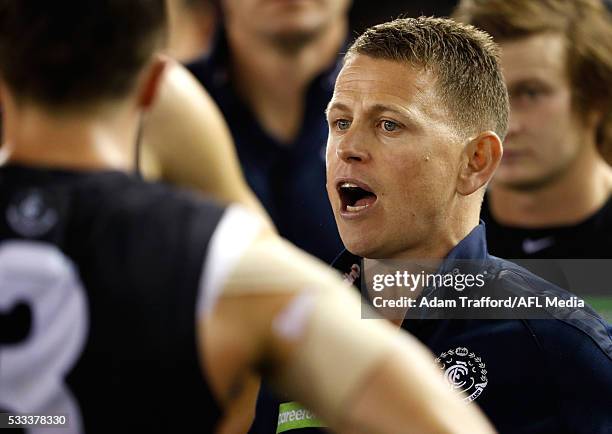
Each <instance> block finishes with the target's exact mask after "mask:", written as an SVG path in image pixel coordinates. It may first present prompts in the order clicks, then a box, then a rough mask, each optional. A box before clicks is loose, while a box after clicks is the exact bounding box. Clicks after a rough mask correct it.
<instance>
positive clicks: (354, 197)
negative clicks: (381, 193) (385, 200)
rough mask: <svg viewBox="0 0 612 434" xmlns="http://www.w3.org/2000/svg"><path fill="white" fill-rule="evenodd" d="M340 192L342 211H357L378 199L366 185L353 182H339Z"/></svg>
mask: <svg viewBox="0 0 612 434" xmlns="http://www.w3.org/2000/svg"><path fill="white" fill-rule="evenodd" d="M337 188H338V194H339V195H340V200H341V201H342V211H346V212H349V213H357V212H359V211H363V210H364V209H366V208H368V207H369V206H372V205H373V204H374V202H376V200H377V199H378V198H377V196H376V194H374V193H373V192H371V191H370V190H368V189H367V187H365V186H359V185H357V184H355V183H352V182H340V183H338V187H337Z"/></svg>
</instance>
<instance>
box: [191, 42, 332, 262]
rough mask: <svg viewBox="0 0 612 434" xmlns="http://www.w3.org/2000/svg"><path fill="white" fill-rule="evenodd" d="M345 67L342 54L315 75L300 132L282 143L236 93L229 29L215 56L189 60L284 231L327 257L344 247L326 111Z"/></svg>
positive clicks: (247, 171) (256, 189)
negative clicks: (329, 175) (330, 174)
mask: <svg viewBox="0 0 612 434" xmlns="http://www.w3.org/2000/svg"><path fill="white" fill-rule="evenodd" d="M340 67H341V64H340V57H339V58H338V62H337V63H336V64H333V65H330V67H329V69H328V70H326V71H324V72H323V73H322V74H320V75H319V76H318V77H316V78H315V79H314V80H313V82H312V83H311V84H310V86H309V87H308V91H307V92H306V97H305V98H306V99H305V107H304V108H305V110H304V119H303V121H302V127H301V129H300V132H299V133H298V135H297V137H296V139H295V140H294V141H293V142H292V143H281V142H279V141H278V140H276V139H275V138H273V137H271V136H270V135H269V134H268V133H266V132H265V131H264V129H263V128H262V126H261V125H260V124H259V122H258V121H257V119H256V117H255V115H254V114H253V112H252V111H251V110H250V108H249V107H248V106H247V105H246V103H245V102H244V101H243V100H242V99H241V97H240V96H239V95H238V93H237V92H236V88H235V85H234V83H233V82H232V77H231V68H230V65H229V53H228V44H227V40H226V38H225V36H224V33H223V32H219V35H218V38H217V41H216V44H215V46H214V47H213V51H212V52H211V55H210V56H209V57H205V58H201V59H199V60H197V61H195V62H194V63H192V64H189V65H187V68H188V69H189V70H190V71H191V72H192V73H193V74H194V75H195V76H196V78H197V79H198V80H199V81H200V82H201V83H202V84H203V85H204V87H206V89H207V90H208V92H210V94H211V95H212V97H213V98H214V100H215V101H216V103H217V104H218V105H219V107H220V108H221V111H222V112H223V115H224V116H225V119H226V121H227V123H228V125H229V128H230V130H231V133H232V136H233V139H234V142H235V144H236V150H237V153H238V158H239V160H240V163H241V165H242V170H243V171H244V175H245V178H246V180H247V182H248V184H249V185H250V187H251V188H252V189H253V191H254V192H255V194H256V195H257V197H258V198H259V200H260V201H261V203H262V204H263V206H264V207H265V209H266V210H267V211H268V213H269V214H270V217H271V218H272V220H273V221H274V224H275V225H276V227H277V229H278V231H279V233H280V234H281V235H282V236H283V237H285V238H287V239H288V240H290V241H292V242H293V243H295V244H296V245H297V246H298V247H300V248H302V249H304V250H306V251H307V252H309V253H311V254H313V255H315V256H317V257H319V258H321V259H322V260H324V261H326V262H331V261H332V260H333V259H334V258H335V257H336V256H337V255H338V253H339V252H340V251H341V250H342V243H341V241H340V236H339V235H338V230H337V228H336V223H335V221H334V217H333V213H332V209H331V206H330V204H329V201H328V199H327V192H326V190H325V146H326V143H327V133H328V127H327V121H326V119H325V113H324V112H325V108H326V107H327V104H328V103H329V101H330V99H331V97H332V94H333V90H334V83H335V81H336V76H337V75H338V72H339V70H340Z"/></svg>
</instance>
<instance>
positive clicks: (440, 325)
mask: <svg viewBox="0 0 612 434" xmlns="http://www.w3.org/2000/svg"><path fill="white" fill-rule="evenodd" d="M453 260H457V261H459V260H471V261H475V263H476V264H480V263H482V271H484V270H486V271H487V275H488V276H490V278H491V279H495V280H496V282H497V283H498V284H501V285H502V287H503V288H504V289H506V290H507V291H511V292H513V293H514V294H522V295H530V294H541V293H543V292H545V293H553V294H556V295H559V296H569V294H568V293H567V292H566V291H564V290H563V289H561V288H559V287H557V286H555V285H553V284H551V283H549V282H547V281H545V280H542V279H541V278H539V277H537V276H535V275H534V274H532V273H531V272H529V271H527V270H525V269H524V268H521V267H519V266H518V265H516V264H513V263H511V262H509V261H506V260H503V259H500V258H497V257H494V256H491V255H489V253H488V251H487V243H486V238H485V227H484V224H483V223H481V224H480V225H479V226H477V227H476V228H475V229H474V230H473V231H472V232H471V233H470V234H469V235H468V236H467V237H466V238H465V239H464V240H462V241H461V242H460V243H459V244H458V245H457V246H456V247H455V248H454V249H453V250H451V252H450V253H449V255H448V256H447V261H446V262H445V265H444V267H452V266H453V265H452V261H453ZM479 260H482V261H479ZM472 263H474V262H472ZM354 264H358V265H360V266H362V265H363V264H362V258H360V257H357V256H355V255H352V254H350V253H349V252H347V251H345V252H344V253H343V254H341V255H340V256H339V257H338V258H337V259H336V261H335V262H334V266H335V267H336V268H337V269H338V270H340V271H341V272H343V273H349V272H350V270H351V267H352V266H353V265H354ZM361 268H362V269H363V267H361ZM354 283H355V285H356V286H358V287H359V286H361V285H360V283H361V282H359V281H356V282H354ZM547 312H548V311H547ZM402 328H403V329H405V330H406V331H408V332H410V333H411V334H413V335H414V336H416V337H417V338H418V339H419V340H420V341H421V342H422V343H424V344H425V345H426V346H427V347H428V348H429V349H430V350H431V351H432V352H433V354H434V355H435V356H436V357H438V358H439V359H440V360H442V361H444V360H450V359H451V358H452V356H454V355H455V352H456V351H457V350H458V349H462V351H463V349H466V350H467V352H466V354H468V355H467V356H466V357H464V358H463V360H471V361H474V360H476V361H477V363H476V365H480V368H477V369H478V372H477V376H476V380H477V381H478V378H479V377H478V376H480V375H481V374H483V373H484V376H485V377H486V386H484V387H483V388H482V390H481V392H480V393H479V394H476V395H478V396H475V398H474V402H475V403H477V404H478V405H479V406H480V407H481V408H482V410H483V411H484V412H485V414H486V415H487V416H488V417H489V419H490V420H491V421H492V422H493V424H494V425H495V427H496V428H497V429H498V430H499V432H500V433H502V434H504V433H517V434H518V433H521V434H550V433H558V434H561V433H577V434H582V433H584V434H587V433H588V434H604V433H612V327H611V326H610V325H609V324H607V323H606V322H605V321H604V320H603V319H602V318H601V317H599V316H598V315H597V314H596V313H595V312H594V311H593V310H592V309H590V308H589V307H586V306H585V307H584V308H575V309H570V310H568V309H564V310H563V312H562V313H559V312H557V311H552V310H551V311H550V319H538V320H533V319H529V320H518V319H509V320H465V319H461V320H460V319H457V320H447V319H443V320H440V319H421V320H412V319H411V320H408V319H407V320H404V323H403V324H402ZM451 355H452V356H451ZM456 360H459V357H457V359H456ZM454 363H456V362H454ZM445 368H448V365H445ZM267 399H270V398H269V397H268V398H267ZM262 400H263V399H262ZM275 405H276V409H274V408H273V407H274V406H275ZM258 411H260V412H261V413H258V415H257V417H258V420H260V421H262V420H267V423H268V425H267V426H266V425H264V424H263V422H260V424H259V425H258V427H259V428H260V431H257V432H258V433H268V432H275V431H274V430H275V426H276V425H275V423H274V422H275V421H276V420H277V418H278V403H277V402H276V403H272V402H260V403H259V404H258ZM274 411H276V413H275V414H274V413H273V412H274ZM266 412H268V413H266ZM269 412H272V413H269ZM275 418H276V419H275ZM273 423H274V424H273ZM458 423H459V421H458ZM289 432H292V431H289ZM314 432H319V433H320V432H322V430H317V429H302V430H300V433H301V434H306V433H314Z"/></svg>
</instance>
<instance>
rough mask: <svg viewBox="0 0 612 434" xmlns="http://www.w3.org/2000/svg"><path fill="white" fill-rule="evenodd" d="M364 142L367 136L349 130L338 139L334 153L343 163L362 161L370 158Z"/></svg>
mask: <svg viewBox="0 0 612 434" xmlns="http://www.w3.org/2000/svg"><path fill="white" fill-rule="evenodd" d="M366 143H367V138H366V137H364V135H363V134H360V133H359V132H357V131H349V132H347V133H346V134H345V135H344V136H342V138H340V140H339V141H338V146H337V148H336V155H337V156H338V158H339V159H341V160H342V161H344V162H345V163H356V162H362V163H364V162H366V161H369V160H370V158H371V155H370V152H369V150H368V148H367V145H366Z"/></svg>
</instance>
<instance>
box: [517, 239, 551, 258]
mask: <svg viewBox="0 0 612 434" xmlns="http://www.w3.org/2000/svg"><path fill="white" fill-rule="evenodd" d="M554 244H555V239H554V238H553V237H546V238H537V239H531V238H525V239H524V240H523V252H525V253H527V254H528V255H530V254H532V253H537V252H539V251H540V250H544V249H547V248H549V247H551V246H552V245H554Z"/></svg>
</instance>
